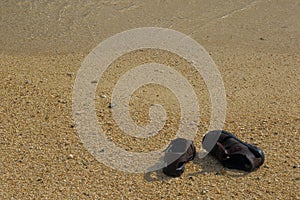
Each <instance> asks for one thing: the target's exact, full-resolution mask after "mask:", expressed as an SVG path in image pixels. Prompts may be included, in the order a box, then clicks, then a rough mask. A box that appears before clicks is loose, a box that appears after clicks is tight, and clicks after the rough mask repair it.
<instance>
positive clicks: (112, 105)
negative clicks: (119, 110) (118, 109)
mask: <svg viewBox="0 0 300 200" xmlns="http://www.w3.org/2000/svg"><path fill="white" fill-rule="evenodd" d="M115 106H116V104H114V103H110V104H109V105H108V107H109V108H113V107H115Z"/></svg>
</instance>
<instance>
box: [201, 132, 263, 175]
mask: <svg viewBox="0 0 300 200" xmlns="http://www.w3.org/2000/svg"><path fill="white" fill-rule="evenodd" d="M218 133H220V136H219V139H218V141H217V143H216V144H215V145H214V147H213V148H212V150H211V151H210V152H209V154H211V155H212V156H213V157H215V158H216V159H217V160H218V161H219V162H221V163H222V164H223V166H224V167H227V168H229V169H238V170H244V171H254V170H256V169H258V168H259V167H260V166H261V165H262V164H263V163H264V161H265V156H264V153H263V151H262V150H261V149H260V148H258V147H257V146H255V145H252V144H248V143H246V142H243V141H241V140H240V139H238V138H237V137H236V136H235V135H233V134H232V133H229V132H227V131H224V130H222V131H211V132H209V133H207V134H206V135H205V136H204V138H203V141H202V145H203V148H204V149H208V144H207V143H204V139H205V137H207V136H209V137H212V136H213V137H217V136H218Z"/></svg>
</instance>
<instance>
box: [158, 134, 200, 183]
mask: <svg viewBox="0 0 300 200" xmlns="http://www.w3.org/2000/svg"><path fill="white" fill-rule="evenodd" d="M195 156H196V148H195V146H194V144H193V141H191V140H186V139H184V138H176V139H175V140H172V141H171V143H170V145H169V146H168V147H167V149H166V150H165V157H164V161H165V167H164V168H163V172H164V174H166V175H168V176H171V177H179V176H180V175H181V174H182V173H183V172H184V169H185V164H186V163H187V162H189V161H191V160H193V159H194V158H195Z"/></svg>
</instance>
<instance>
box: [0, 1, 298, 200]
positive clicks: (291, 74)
mask: <svg viewBox="0 0 300 200" xmlns="http://www.w3.org/2000/svg"><path fill="white" fill-rule="evenodd" d="M0 6H1V31H0V34H1V35H0V36H1V37H0V44H1V45H0V48H1V52H2V54H1V62H0V65H1V66H0V81H1V84H0V94H1V95H0V133H1V134H0V135H1V137H0V159H1V162H0V199H300V193H299V185H300V184H299V181H300V170H299V169H300V167H299V165H300V154H299V151H300V145H299V142H300V141H299V129H300V126H299V124H300V118H299V116H300V110H299V97H300V80H299V78H300V77H299V74H300V64H299V63H300V23H299V18H300V12H299V10H300V3H299V2H298V1H294V0H282V1H279V0H274V1H272V0H270V1H250V0H243V1H230V2H227V1H218V0H214V1H204V0H202V1H189V2H185V1H130V0H125V1H117V0H115V1H88V2H83V1H68V0H65V1H49V2H46V1H45V2H38V1H1V3H0ZM145 26H159V27H165V28H172V29H174V30H177V31H181V32H183V33H185V34H187V35H190V36H191V37H192V38H194V39H195V40H197V41H198V42H199V43H200V44H202V45H203V46H204V47H205V49H206V50H207V51H209V52H210V54H211V56H212V58H213V60H214V61H215V62H216V64H217V66H218V68H219V70H220V73H221V75H222V78H223V81H224V84H225V88H226V94H227V116H226V123H225V129H226V130H229V131H231V132H233V133H236V134H237V135H238V136H239V137H240V138H242V139H243V140H245V141H248V142H251V143H254V144H257V145H258V146H259V147H261V148H262V149H263V150H264V152H265V155H266V162H265V164H264V165H263V166H262V167H261V168H260V169H258V170H257V171H255V172H252V173H249V174H247V173H246V174H245V173H241V172H237V171H232V170H227V169H224V168H223V167H222V166H221V165H220V164H218V163H217V162H216V161H215V160H214V159H212V158H211V157H206V158H205V159H203V160H199V159H196V160H195V161H194V162H191V163H189V164H188V165H187V166H186V171H185V173H184V174H183V175H182V176H181V177H180V178H168V177H167V176H165V175H163V174H162V172H161V171H158V172H153V173H148V174H130V173H125V172H121V171H118V170H115V169H112V168H110V167H108V166H105V165H104V164H102V163H99V162H98V161H97V160H96V159H95V158H94V157H93V156H92V155H91V154H89V152H88V151H87V150H86V149H85V148H84V146H83V144H82V143H81V141H80V139H79V137H78V134H77V132H76V128H75V127H74V124H75V122H74V120H73V114H72V89H73V85H74V81H75V78H76V73H77V71H78V69H79V68H80V65H81V63H82V61H83V59H84V57H85V56H86V55H87V54H88V53H89V51H91V50H92V48H94V47H95V46H96V45H97V44H98V43H100V42H101V41H102V40H103V39H105V38H107V37H109V36H111V35H114V34H116V33H118V32H121V31H125V30H128V29H131V28H135V27H145ZM154 61H155V62H160V63H163V64H168V65H170V66H172V67H174V68H175V69H178V70H180V72H181V73H182V74H183V75H185V76H186V77H188V80H189V81H190V82H191V84H192V85H193V86H194V88H195V92H196V94H197V96H198V98H199V104H200V107H201V122H200V127H199V130H198V132H197V135H196V137H195V143H196V145H197V148H198V149H199V148H200V143H201V138H202V136H203V134H204V133H205V132H206V131H207V128H208V124H209V119H210V101H209V96H208V91H207V89H206V86H205V84H204V83H203V80H202V79H201V77H197V74H196V73H194V72H193V69H192V68H191V66H190V65H189V64H188V63H186V62H185V61H184V60H183V59H181V58H179V57H177V56H175V55H173V54H170V53H168V52H163V51H158V50H144V51H137V52H133V53H130V54H127V55H124V56H122V57H121V58H120V59H118V60H117V61H116V62H115V63H113V64H112V65H111V66H110V67H109V68H108V71H107V73H105V75H104V76H103V77H102V79H101V80H100V82H99V83H101V84H99V86H98V89H97V95H96V96H97V97H98V96H99V95H100V94H105V95H106V96H107V98H100V97H99V98H96V100H95V102H96V104H95V105H96V109H97V116H98V120H99V123H100V124H101V125H102V126H103V127H104V130H105V131H106V133H107V135H108V137H111V139H112V140H113V141H114V142H115V143H116V144H117V145H118V146H120V147H123V148H124V149H126V150H130V151H136V152H147V151H151V150H153V149H157V148H161V147H162V146H164V145H166V144H167V143H168V142H169V141H170V139H171V138H172V137H173V136H174V135H175V133H176V128H177V127H178V119H179V116H180V111H179V106H178V102H177V101H176V98H175V97H174V95H173V94H172V93H170V91H168V90H166V89H164V88H162V87H160V86H157V85H152V86H149V87H143V88H140V89H139V90H138V91H136V92H135V93H134V95H133V96H132V100H131V106H132V108H131V109H132V110H131V111H132V112H131V113H132V117H133V119H134V120H136V122H137V123H139V124H146V123H147V122H148V120H149V119H148V114H147V111H148V108H149V105H150V104H151V103H153V102H155V103H161V104H163V105H164V106H165V108H166V110H167V113H168V114H169V115H168V116H169V118H168V123H167V125H166V126H165V127H164V129H163V130H162V131H161V132H160V134H158V135H156V136H155V137H154V138H148V139H135V138H132V137H129V136H127V135H124V134H122V133H121V131H120V130H119V129H118V127H117V125H116V124H115V123H114V121H113V119H112V117H111V110H110V109H109V108H108V107H107V106H108V104H109V101H110V97H111V91H112V87H113V85H114V84H115V82H116V81H117V80H118V78H119V77H120V75H121V72H120V69H119V68H120V67H119V66H123V67H128V68H130V67H134V66H137V65H139V64H141V63H143V62H154ZM123 70H124V68H123ZM142 98H143V99H145V100H144V101H141V99H142ZM70 154H72V155H73V156H71V157H70Z"/></svg>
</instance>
